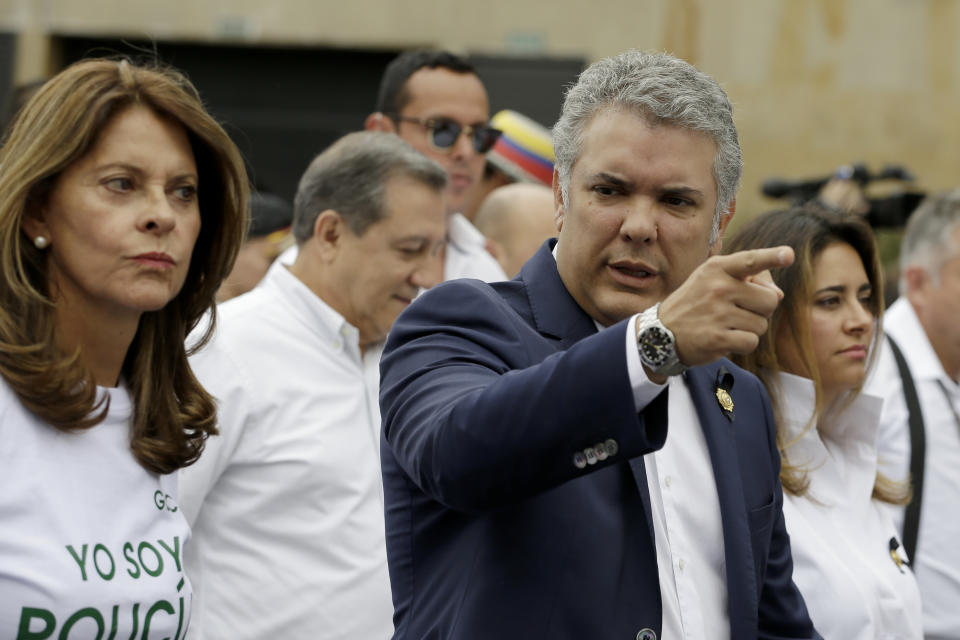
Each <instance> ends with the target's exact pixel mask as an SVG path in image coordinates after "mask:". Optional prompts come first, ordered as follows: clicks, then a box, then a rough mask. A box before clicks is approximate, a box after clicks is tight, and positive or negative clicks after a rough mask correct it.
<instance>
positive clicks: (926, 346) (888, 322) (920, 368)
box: [883, 296, 956, 388]
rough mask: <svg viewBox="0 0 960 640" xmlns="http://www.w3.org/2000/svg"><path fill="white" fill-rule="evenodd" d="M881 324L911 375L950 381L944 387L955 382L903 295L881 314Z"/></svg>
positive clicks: (919, 377) (954, 384) (952, 385)
mask: <svg viewBox="0 0 960 640" xmlns="http://www.w3.org/2000/svg"><path fill="white" fill-rule="evenodd" d="M883 327H884V330H885V331H886V332H887V333H889V334H890V335H891V336H892V337H893V339H894V340H896V341H897V346H899V347H900V350H901V351H903V357H904V358H906V360H907V363H908V364H909V365H910V374H911V375H912V376H913V377H914V378H915V379H918V380H943V381H944V382H949V383H950V384H949V385H948V387H947V388H950V387H955V386H956V383H955V382H954V381H953V380H951V379H950V376H948V375H947V372H946V371H945V370H944V368H943V363H942V362H940V358H939V357H937V352H936V351H934V350H933V345H932V344H930V339H929V338H928V337H927V332H926V331H924V329H923V325H922V324H920V318H918V317H917V312H916V311H915V310H914V308H913V305H912V304H910V301H909V300H907V298H906V297H905V296H900V297H899V298H897V300H896V301H895V302H894V303H893V304H892V305H890V308H889V309H887V311H886V313H885V314H884V316H883Z"/></svg>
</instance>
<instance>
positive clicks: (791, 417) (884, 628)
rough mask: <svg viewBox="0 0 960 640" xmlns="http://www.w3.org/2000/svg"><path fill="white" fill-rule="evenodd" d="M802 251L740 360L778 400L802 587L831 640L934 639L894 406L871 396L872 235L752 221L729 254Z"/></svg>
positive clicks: (823, 220) (800, 211) (874, 323)
mask: <svg viewBox="0 0 960 640" xmlns="http://www.w3.org/2000/svg"><path fill="white" fill-rule="evenodd" d="M779 245H790V246H791V247H793V250H794V253H795V255H796V260H795V262H794V263H793V265H792V266H789V267H784V268H780V269H774V270H772V272H771V274H772V276H773V280H774V282H775V283H776V285H777V286H778V287H780V289H781V290H783V292H784V299H783V302H781V304H780V306H779V307H778V308H777V310H776V311H775V312H774V314H773V316H772V318H771V319H770V328H769V330H768V331H767V332H766V333H765V334H764V335H762V336H761V338H760V344H759V346H758V347H757V349H756V350H755V351H753V352H752V353H750V354H749V355H746V356H734V357H733V360H734V361H735V362H737V364H739V365H741V366H743V367H744V368H746V369H748V370H750V371H752V372H753V373H755V374H757V375H758V376H759V377H760V379H761V380H762V381H763V382H764V384H765V386H766V387H767V390H768V391H769V392H770V397H771V401H772V403H773V409H774V417H775V420H776V423H777V441H778V446H779V449H780V454H781V458H782V464H781V474H780V476H781V481H782V484H783V490H784V503H783V513H784V518H785V520H786V525H787V532H788V533H789V534H790V544H791V548H792V551H793V560H794V574H793V576H794V581H795V582H796V584H797V586H798V587H799V588H800V591H801V592H802V593H803V596H804V600H805V601H806V603H807V608H808V610H809V612H810V617H811V619H812V620H813V623H814V626H815V627H816V628H817V631H819V632H820V633H821V634H822V635H823V637H824V638H843V639H844V640H868V639H870V640H872V639H880V638H883V639H891V640H893V639H911V640H913V639H915V640H920V638H922V635H923V634H922V630H921V617H920V595H919V592H918V590H917V584H916V581H915V579H914V577H913V574H912V573H911V571H910V568H909V565H908V560H907V558H906V557H905V555H904V554H903V551H902V549H901V548H900V541H899V538H898V536H897V532H896V528H895V527H894V525H893V521H892V519H891V515H890V512H889V505H890V504H902V503H903V502H905V501H906V499H907V497H908V491H907V488H906V487H900V486H897V485H895V484H894V483H892V482H890V481H889V480H887V479H886V478H884V477H883V476H882V475H880V474H878V472H877V429H878V421H879V417H880V409H881V406H882V402H883V401H882V399H881V398H875V397H872V396H868V395H866V394H861V393H860V389H861V387H862V385H863V382H864V380H865V378H866V375H867V371H868V369H869V367H870V363H871V358H872V356H873V353H874V351H875V346H876V341H877V336H878V335H880V317H881V312H882V307H883V305H882V295H883V282H882V276H881V272H880V263H879V261H878V258H877V248H876V242H875V240H874V238H873V233H872V232H871V231H870V228H869V227H868V226H867V225H866V224H865V223H864V222H863V220H862V219H861V218H859V217H858V216H856V215H853V214H841V213H836V212H831V211H824V210H821V209H819V208H815V207H800V208H795V209H790V210H786V211H776V212H772V213H769V214H766V215H762V216H760V217H758V218H755V219H754V220H752V221H751V222H750V223H749V224H747V225H746V226H745V227H744V228H743V229H741V230H740V231H739V233H737V235H736V236H734V237H733V239H732V240H731V241H730V242H729V244H728V245H727V247H726V250H727V251H729V252H734V251H741V250H744V249H757V248H762V247H772V246H779Z"/></svg>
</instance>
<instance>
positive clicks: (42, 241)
mask: <svg viewBox="0 0 960 640" xmlns="http://www.w3.org/2000/svg"><path fill="white" fill-rule="evenodd" d="M33 246H35V247H36V248H37V249H40V250H43V249H46V248H47V247H48V246H50V241H49V240H47V237H46V236H37V237H36V238H34V239H33Z"/></svg>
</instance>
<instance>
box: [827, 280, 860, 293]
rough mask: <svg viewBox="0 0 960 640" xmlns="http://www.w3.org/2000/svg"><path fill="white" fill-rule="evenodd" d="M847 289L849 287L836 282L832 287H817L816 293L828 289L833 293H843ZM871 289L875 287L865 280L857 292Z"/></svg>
mask: <svg viewBox="0 0 960 640" xmlns="http://www.w3.org/2000/svg"><path fill="white" fill-rule="evenodd" d="M846 289H847V287H846V286H844V285H842V284H835V285H833V286H830V287H824V288H823V289H817V290H816V291H815V292H814V293H825V292H828V291H829V292H831V293H843V292H844V291H846ZM870 289H873V286H871V284H870V283H869V282H864V283H863V284H862V285H860V286H859V287H857V292H858V293H859V292H861V291H866V290H870Z"/></svg>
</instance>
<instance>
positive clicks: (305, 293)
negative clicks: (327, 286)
mask: <svg viewBox="0 0 960 640" xmlns="http://www.w3.org/2000/svg"><path fill="white" fill-rule="evenodd" d="M264 284H267V285H269V286H271V287H273V288H274V289H276V290H277V291H278V292H279V293H280V294H281V296H282V299H283V300H284V301H285V304H286V305H287V306H288V307H289V308H290V311H291V313H293V314H294V315H295V316H296V317H297V318H298V319H299V320H300V321H301V322H302V323H303V324H304V326H306V327H307V329H308V330H310V331H312V332H316V333H318V334H320V335H321V337H322V338H323V339H324V340H329V341H330V344H331V346H333V347H334V348H336V349H338V350H339V349H341V348H343V346H344V345H345V344H349V345H353V347H354V348H356V349H359V344H360V332H359V331H358V330H357V328H356V327H354V326H353V325H352V324H350V323H349V322H347V321H346V319H345V318H344V317H343V316H342V315H340V314H339V313H337V311H335V310H334V309H333V307H331V306H330V305H328V304H327V303H326V302H324V301H323V299H322V298H320V297H319V296H318V295H317V294H315V293H314V292H313V291H312V290H311V289H310V288H309V287H308V286H307V285H305V284H304V283H303V282H301V281H300V279H299V278H297V277H296V276H295V275H293V274H292V273H290V269H289V268H288V267H287V266H286V265H283V264H280V263H279V262H276V263H274V264H273V265H272V266H271V267H270V270H269V271H267V275H266V276H265V278H264Z"/></svg>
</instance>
